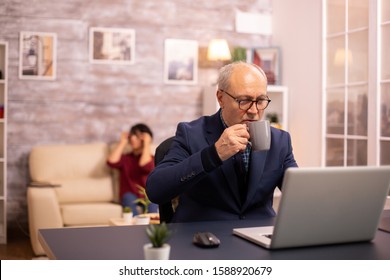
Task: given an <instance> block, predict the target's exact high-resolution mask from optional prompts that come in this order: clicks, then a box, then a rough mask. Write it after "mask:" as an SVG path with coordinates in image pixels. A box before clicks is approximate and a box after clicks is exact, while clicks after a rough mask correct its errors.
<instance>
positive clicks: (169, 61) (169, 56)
mask: <svg viewBox="0 0 390 280" xmlns="http://www.w3.org/2000/svg"><path fill="white" fill-rule="evenodd" d="M164 82H165V83H166V84H177V85H195V84H197V82H198V42H197V41H194V40H178V39H166V40H165V49H164Z"/></svg>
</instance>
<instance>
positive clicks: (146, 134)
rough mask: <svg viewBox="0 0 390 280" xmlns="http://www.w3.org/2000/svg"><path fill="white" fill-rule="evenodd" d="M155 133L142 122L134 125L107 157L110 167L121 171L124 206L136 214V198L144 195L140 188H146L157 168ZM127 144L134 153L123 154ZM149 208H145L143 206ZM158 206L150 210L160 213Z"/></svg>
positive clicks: (137, 204) (149, 209)
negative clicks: (155, 167)
mask: <svg viewBox="0 0 390 280" xmlns="http://www.w3.org/2000/svg"><path fill="white" fill-rule="evenodd" d="M152 139H153V133H152V131H151V129H150V128H149V127H148V126H147V125H145V124H143V123H139V124H136V125H134V126H132V127H131V128H130V132H122V134H121V136H120V141H119V144H118V145H117V146H116V147H115V148H114V149H113V151H112V152H111V153H110V154H109V156H108V158H107V164H108V166H110V167H112V168H115V169H118V170H119V171H120V177H119V185H120V186H119V198H120V201H121V203H122V206H123V207H126V206H128V207H130V208H131V210H132V211H133V213H134V215H137V214H140V213H139V211H138V209H137V206H141V207H142V208H143V207H144V205H142V204H140V203H137V202H136V199H138V198H144V197H145V196H144V194H142V192H141V191H140V189H139V187H143V188H144V187H145V185H146V179H147V177H148V175H149V173H150V172H151V171H152V170H153V168H154V156H153V154H152V153H151V149H150V146H151V143H152ZM127 143H129V144H130V146H131V152H130V153H123V151H124V149H125V147H126V145H127ZM143 210H144V211H145V209H143ZM157 211H158V205H157V204H154V203H151V204H150V205H149V206H148V212H157Z"/></svg>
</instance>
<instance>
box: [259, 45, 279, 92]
mask: <svg viewBox="0 0 390 280" xmlns="http://www.w3.org/2000/svg"><path fill="white" fill-rule="evenodd" d="M252 62H253V63H254V64H256V65H259V66H260V67H261V68H262V69H263V70H264V72H265V75H266V76H267V79H268V84H269V85H280V84H281V75H280V49H279V48H278V47H270V48H255V49H253V57H252Z"/></svg>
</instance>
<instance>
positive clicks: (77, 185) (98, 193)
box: [55, 176, 114, 204]
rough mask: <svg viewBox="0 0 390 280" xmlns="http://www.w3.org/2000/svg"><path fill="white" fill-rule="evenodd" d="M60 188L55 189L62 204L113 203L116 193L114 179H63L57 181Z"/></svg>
mask: <svg viewBox="0 0 390 280" xmlns="http://www.w3.org/2000/svg"><path fill="white" fill-rule="evenodd" d="M56 182H57V183H58V184H59V185H60V187H58V188H55V190H56V194H57V199H58V202H59V203H60V204H64V203H88V202H112V201H113V200H114V191H113V189H112V177H110V176H106V177H101V178H84V179H68V180H65V179H62V180H57V181H56Z"/></svg>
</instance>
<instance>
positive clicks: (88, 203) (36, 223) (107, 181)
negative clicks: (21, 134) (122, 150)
mask: <svg viewBox="0 0 390 280" xmlns="http://www.w3.org/2000/svg"><path fill="white" fill-rule="evenodd" d="M109 149H110V147H109V146H108V144H105V143H91V144H79V145H65V144H64V145H40V146H36V147H33V149H32V150H31V153H30V155H29V172H30V177H31V183H29V186H28V188H27V205H28V220H29V231H30V239H31V245H32V248H33V251H34V253H35V255H44V254H45V252H44V250H43V248H42V246H41V244H40V243H39V241H38V230H39V229H43V228H61V227H82V226H102V225H108V224H109V220H110V219H111V218H119V217H121V215H122V207H121V205H120V204H119V203H118V199H117V196H118V187H117V186H118V183H117V179H116V177H115V176H117V175H116V174H115V173H114V172H113V170H111V169H110V168H109V167H107V165H106V158H107V156H108V153H109Z"/></svg>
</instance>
